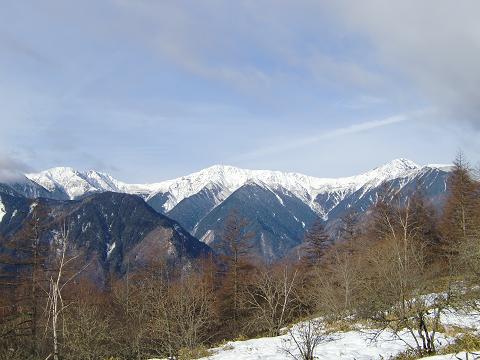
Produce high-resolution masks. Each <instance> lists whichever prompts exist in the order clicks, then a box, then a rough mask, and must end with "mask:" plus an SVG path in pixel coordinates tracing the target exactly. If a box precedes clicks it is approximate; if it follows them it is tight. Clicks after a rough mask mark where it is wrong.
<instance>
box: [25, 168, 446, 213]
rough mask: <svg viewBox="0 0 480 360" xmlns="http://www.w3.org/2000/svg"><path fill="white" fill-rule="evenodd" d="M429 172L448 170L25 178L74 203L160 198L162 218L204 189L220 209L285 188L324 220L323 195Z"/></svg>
mask: <svg viewBox="0 0 480 360" xmlns="http://www.w3.org/2000/svg"><path fill="white" fill-rule="evenodd" d="M429 169H440V170H444V171H448V165H426V166H420V165H417V164H416V163H414V162H413V161H410V160H407V159H396V160H393V161H391V162H389V163H387V164H385V165H383V166H380V167H378V168H375V169H373V170H371V171H368V172H366V173H364V174H361V175H357V176H351V177H344V178H337V179H334V178H317V177H313V176H307V175H303V174H299V173H286V172H280V171H269V170H247V169H241V168H237V167H233V166H226V165H214V166H211V167H209V168H206V169H203V170H201V171H199V172H195V173H193V174H190V175H186V176H182V177H180V178H176V179H173V180H167V181H163V182H159V183H153V184H127V183H124V182H121V181H119V180H116V179H114V178H113V177H112V176H110V175H108V174H105V173H101V172H97V171H93V170H90V171H87V172H80V171H76V170H74V169H72V168H69V167H57V168H53V169H49V170H46V171H42V172H40V173H35V174H26V177H27V178H28V179H30V180H31V181H33V182H35V183H36V184H38V185H40V186H42V187H43V188H45V189H47V190H48V191H49V192H52V193H53V192H54V191H57V192H62V193H64V194H65V198H66V199H77V198H81V197H83V196H84V195H86V194H88V193H93V192H104V191H113V192H123V193H130V194H137V195H141V196H142V197H143V198H145V199H146V200H147V201H148V202H153V203H155V202H157V203H158V202H159V201H158V199H159V198H161V199H162V201H161V206H159V204H156V206H155V208H156V209H157V210H159V211H161V212H163V213H168V212H169V211H171V210H172V209H173V208H174V207H175V206H176V205H178V204H179V203H180V202H181V201H182V200H184V199H187V198H189V197H191V196H193V195H195V194H198V193H200V192H201V191H202V190H209V191H210V192H211V193H213V194H214V196H213V198H212V200H213V201H214V202H215V203H216V204H219V203H221V202H222V201H223V200H225V199H226V198H227V197H228V196H229V195H231V194H232V193H233V192H234V191H236V190H238V189H239V188H240V187H242V186H244V185H245V184H247V183H255V184H257V185H260V186H264V187H267V188H269V189H272V190H276V189H285V190H287V191H289V192H291V193H292V194H294V195H295V196H297V197H298V198H299V199H301V200H302V201H303V202H305V203H306V204H308V205H309V206H310V207H311V208H312V210H314V211H315V212H317V213H319V214H321V215H322V216H327V215H328V208H324V206H323V205H322V204H321V203H318V201H316V199H317V198H318V196H319V195H321V194H327V193H335V194H337V195H338V196H339V198H342V197H344V196H345V195H347V194H349V193H353V192H355V191H358V190H359V189H361V188H365V187H368V188H373V187H377V186H379V185H380V184H382V183H384V182H386V181H390V180H393V179H398V178H405V179H408V178H413V177H415V176H417V175H418V174H420V173H421V172H424V171H428V170H429ZM155 200H157V201H155Z"/></svg>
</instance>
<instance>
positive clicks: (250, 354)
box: [204, 331, 446, 360]
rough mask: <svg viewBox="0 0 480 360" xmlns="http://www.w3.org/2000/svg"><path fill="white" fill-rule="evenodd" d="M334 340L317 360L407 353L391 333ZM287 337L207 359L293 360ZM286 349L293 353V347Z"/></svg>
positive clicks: (232, 346)
mask: <svg viewBox="0 0 480 360" xmlns="http://www.w3.org/2000/svg"><path fill="white" fill-rule="evenodd" d="M332 335H333V337H334V339H333V340H331V341H327V342H325V343H322V344H320V345H319V346H318V347H317V349H316V351H315V354H316V356H317V357H318V359H329V360H331V359H339V360H342V359H344V360H347V359H348V360H353V359H356V360H372V359H388V358H389V357H390V356H392V355H396V354H398V353H399V352H402V351H404V350H405V349H406V347H407V346H406V345H405V344H404V343H403V342H402V341H400V340H398V339H397V340H396V339H393V337H392V334H391V333H386V332H385V333H383V334H382V335H381V336H380V337H379V338H378V339H377V341H371V340H370V338H371V335H370V334H368V333H364V332H361V331H348V332H343V333H336V334H332ZM288 339H289V336H288V335H283V336H278V337H273V338H260V339H252V340H246V341H234V342H229V343H227V344H226V345H224V346H223V347H221V348H216V349H212V356H209V357H206V358H204V359H214V360H247V359H248V360H252V359H264V360H274V359H275V360H291V359H292V357H291V356H289V355H288V354H287V353H286V352H285V350H284V347H285V346H286V344H285V341H286V340H288ZM443 341H445V342H446V340H443ZM287 346H289V347H290V349H292V350H293V349H294V347H293V346H292V344H291V343H290V344H288V345H287Z"/></svg>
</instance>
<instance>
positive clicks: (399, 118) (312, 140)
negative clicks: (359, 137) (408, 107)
mask: <svg viewBox="0 0 480 360" xmlns="http://www.w3.org/2000/svg"><path fill="white" fill-rule="evenodd" d="M432 111H433V110H432V109H425V110H419V111H415V112H411V113H407V114H398V115H394V116H390V117H387V118H384V119H380V120H371V121H366V122H362V123H359V124H353V125H349V126H345V127H340V128H336V129H333V130H329V131H325V132H321V133H318V134H314V135H310V136H305V137H303V138H300V139H296V140H285V139H284V140H282V141H280V142H277V143H276V144H273V145H271V146H266V147H261V148H257V149H255V150H253V151H249V152H247V153H244V154H242V155H240V156H239V157H238V158H237V159H236V160H248V159H255V158H259V157H262V156H268V155H274V154H278V153H282V152H287V151H290V150H294V149H298V148H302V147H305V146H308V145H312V144H316V143H319V142H320V141H322V140H326V139H333V138H338V137H342V136H345V135H351V134H357V133H362V132H366V131H369V130H373V129H377V128H381V127H385V126H389V125H393V124H398V123H402V122H406V121H410V120H413V119H415V118H418V116H420V115H423V114H426V113H429V112H432Z"/></svg>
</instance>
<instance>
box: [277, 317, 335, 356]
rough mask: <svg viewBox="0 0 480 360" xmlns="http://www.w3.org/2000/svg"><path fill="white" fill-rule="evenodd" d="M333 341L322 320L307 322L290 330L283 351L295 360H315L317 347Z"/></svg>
mask: <svg viewBox="0 0 480 360" xmlns="http://www.w3.org/2000/svg"><path fill="white" fill-rule="evenodd" d="M332 339H333V338H332V337H331V336H330V335H329V334H328V332H327V331H326V329H325V326H324V325H323V324H322V322H321V321H320V320H307V321H305V322H302V323H300V324H297V325H295V326H294V327H292V328H290V329H289V330H288V337H287V338H286V339H285V340H284V342H283V351H284V352H285V353H286V354H287V355H289V356H290V357H292V358H293V359H295V360H313V359H314V358H315V350H316V349H317V347H318V346H319V345H320V344H322V343H324V342H328V341H331V340H332Z"/></svg>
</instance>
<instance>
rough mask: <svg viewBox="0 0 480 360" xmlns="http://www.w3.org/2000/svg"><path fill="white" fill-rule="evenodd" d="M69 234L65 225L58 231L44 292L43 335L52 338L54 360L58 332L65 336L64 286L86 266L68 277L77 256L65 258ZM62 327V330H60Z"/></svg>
mask: <svg viewBox="0 0 480 360" xmlns="http://www.w3.org/2000/svg"><path fill="white" fill-rule="evenodd" d="M68 238H69V233H68V229H67V226H66V224H65V223H64V225H63V226H62V228H61V229H60V233H59V236H58V237H57V238H56V239H55V240H56V241H57V243H58V244H57V245H58V248H57V249H56V252H57V253H56V254H55V255H54V256H55V259H54V263H55V265H54V270H53V271H52V273H51V275H50V276H49V288H48V290H46V289H45V290H44V291H45V293H46V294H47V304H46V307H45V314H46V317H47V324H46V326H45V334H47V332H48V331H49V330H50V331H51V336H52V353H51V355H49V357H50V356H52V357H53V359H54V360H58V359H59V339H60V332H61V333H62V334H65V321H62V320H63V314H64V311H65V309H66V307H67V306H68V304H65V302H64V300H63V296H62V294H63V291H64V289H65V286H67V285H68V284H69V283H70V282H71V281H72V280H73V279H74V278H75V277H77V276H78V274H79V273H80V272H81V271H83V270H84V269H85V268H86V267H87V266H88V264H87V265H85V266H84V267H83V268H82V269H80V270H79V271H76V272H75V273H73V275H70V276H68V275H69V274H67V267H68V265H69V264H71V263H72V262H73V261H74V260H75V259H76V258H78V256H73V257H69V258H67V246H68ZM60 325H62V329H60Z"/></svg>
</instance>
